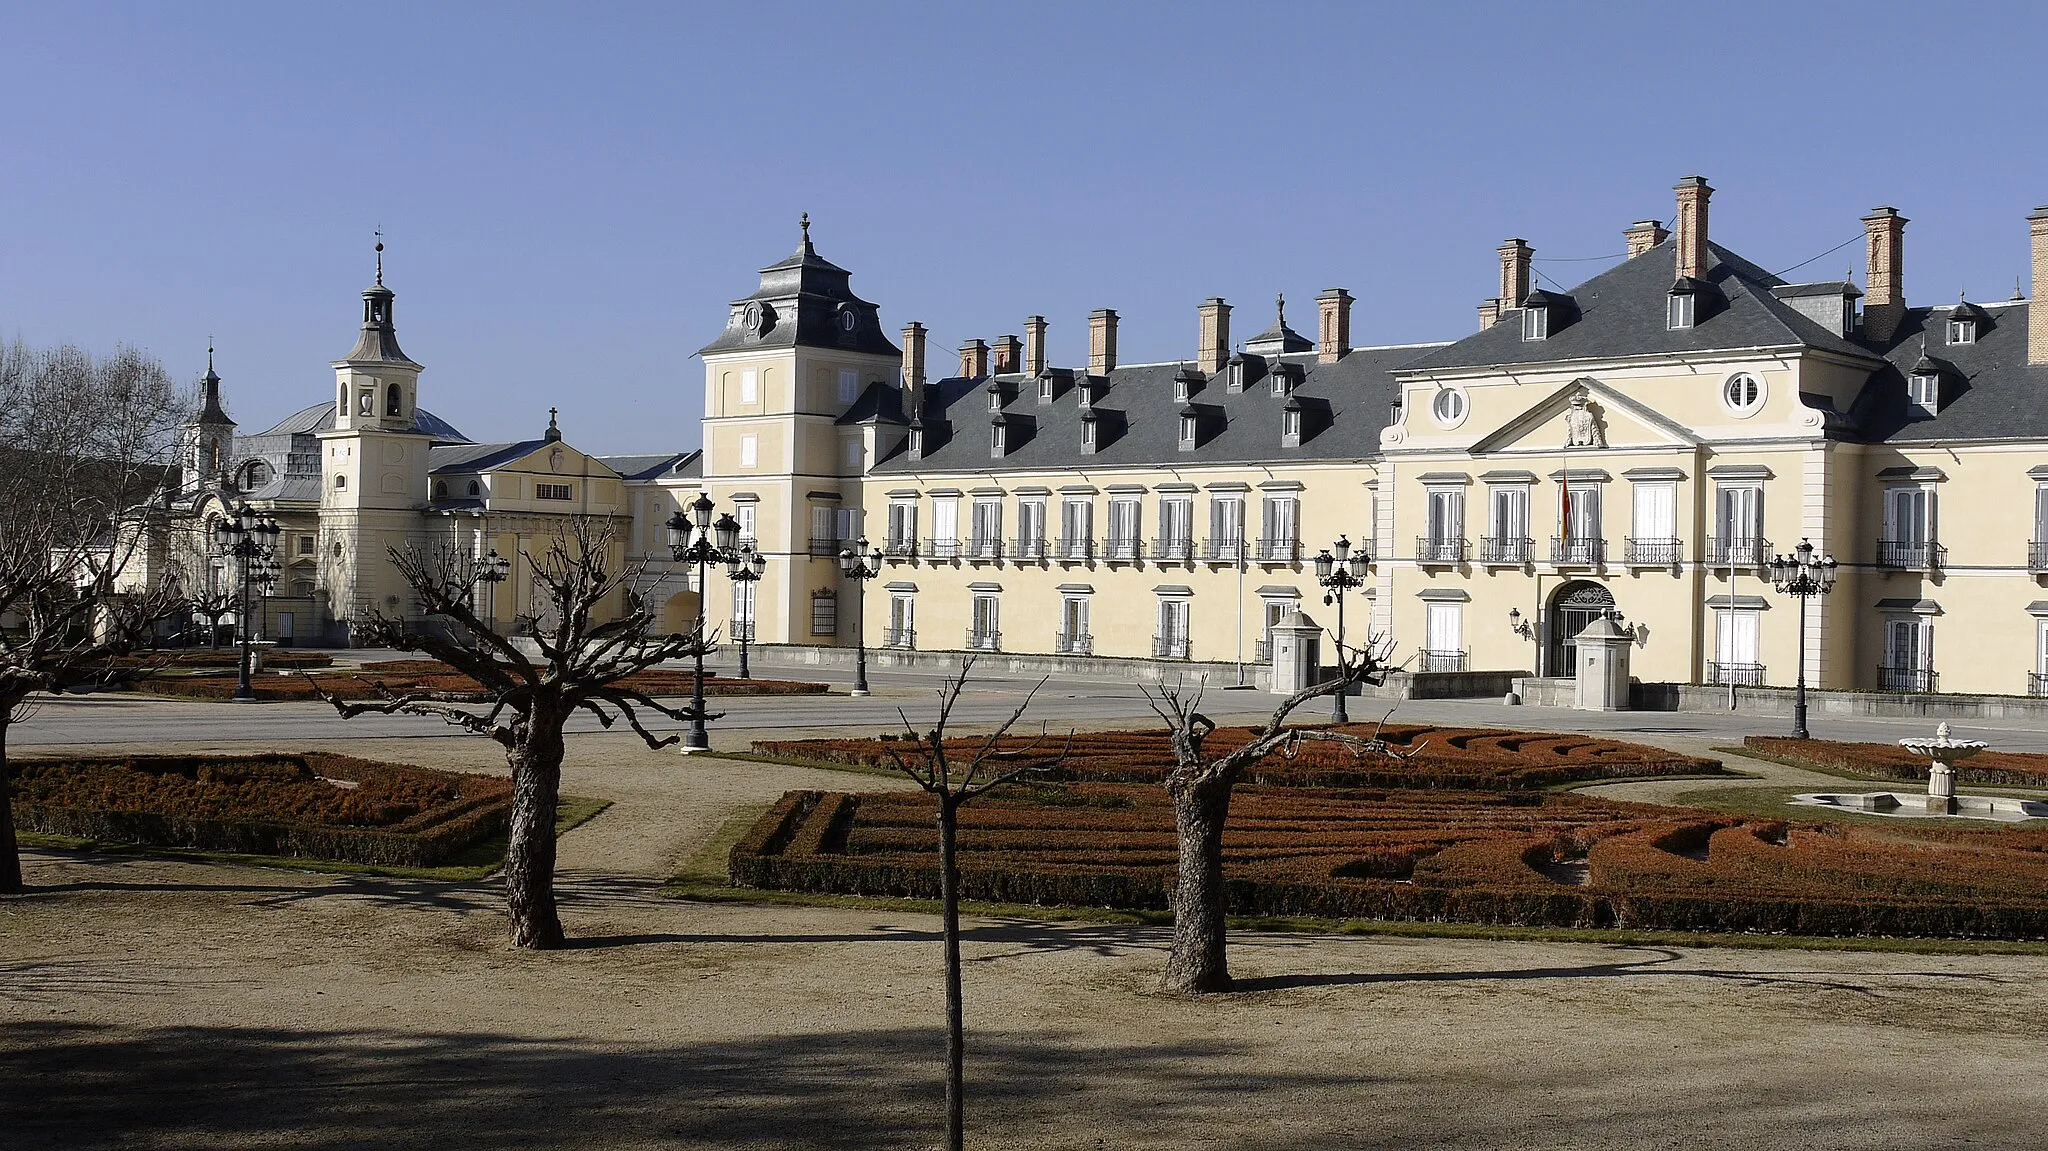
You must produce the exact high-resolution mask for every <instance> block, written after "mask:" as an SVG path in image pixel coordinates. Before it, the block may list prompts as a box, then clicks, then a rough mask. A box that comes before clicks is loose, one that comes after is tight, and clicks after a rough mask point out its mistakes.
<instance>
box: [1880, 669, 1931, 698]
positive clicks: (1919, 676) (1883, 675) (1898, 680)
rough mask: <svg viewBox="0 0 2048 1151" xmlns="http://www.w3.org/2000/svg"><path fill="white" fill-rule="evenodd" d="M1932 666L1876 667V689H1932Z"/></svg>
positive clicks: (1918, 690)
mask: <svg viewBox="0 0 2048 1151" xmlns="http://www.w3.org/2000/svg"><path fill="white" fill-rule="evenodd" d="M1934 683H1935V676H1934V669H1933V668H1926V667H1883V666H1880V667H1879V668H1878V669H1877V690H1879V691H1904V692H1929V691H1933V690H1934Z"/></svg>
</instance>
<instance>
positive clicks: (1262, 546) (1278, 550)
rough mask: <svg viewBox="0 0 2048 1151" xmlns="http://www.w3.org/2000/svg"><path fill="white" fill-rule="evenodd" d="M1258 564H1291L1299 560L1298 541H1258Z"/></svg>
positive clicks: (1299, 548) (1299, 543)
mask: <svg viewBox="0 0 2048 1151" xmlns="http://www.w3.org/2000/svg"><path fill="white" fill-rule="evenodd" d="M1257 554H1258V557H1259V562H1260V563H1264V564H1291V563H1295V562H1297V561H1299V560H1300V559H1301V541H1300V540H1293V539H1287V540H1260V541H1259V550H1258V553H1257Z"/></svg>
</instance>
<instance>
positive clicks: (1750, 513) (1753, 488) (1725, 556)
mask: <svg viewBox="0 0 2048 1151" xmlns="http://www.w3.org/2000/svg"><path fill="white" fill-rule="evenodd" d="M1763 538H1764V489H1763V486H1762V485H1760V484H1721V485H1719V486H1718V487H1716V488H1715V489H1714V540H1715V543H1716V546H1717V547H1718V549H1719V551H1720V553H1721V562H1723V563H1728V564H1760V563H1763V562H1765V561H1766V560H1767V559H1769V557H1768V556H1766V555H1764V554H1763Z"/></svg>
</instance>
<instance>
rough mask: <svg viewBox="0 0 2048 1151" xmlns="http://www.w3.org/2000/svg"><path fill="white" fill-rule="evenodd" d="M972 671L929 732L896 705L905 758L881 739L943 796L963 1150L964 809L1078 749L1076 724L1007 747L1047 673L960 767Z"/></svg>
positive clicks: (952, 1085) (949, 982)
mask: <svg viewBox="0 0 2048 1151" xmlns="http://www.w3.org/2000/svg"><path fill="white" fill-rule="evenodd" d="M973 670H974V657H973V656H968V657H967V658H965V659H963V660H961V661H960V674H958V675H956V676H954V677H953V678H952V679H950V680H948V681H946V683H945V684H944V685H943V686H941V687H940V688H939V716H938V720H937V721H936V722H935V723H933V724H932V726H931V727H930V728H929V729H928V730H926V731H923V732H919V731H918V730H917V728H916V727H914V726H912V724H911V722H910V717H909V716H908V715H905V714H904V713H903V710H902V709H901V708H898V709H897V711H896V714H897V716H899V717H900V718H901V719H902V720H903V730H904V731H905V732H907V733H908V734H909V737H910V738H909V742H911V743H913V744H915V745H916V746H917V749H918V750H917V754H916V756H915V757H905V756H904V755H903V754H902V753H900V752H899V751H897V749H896V745H895V744H894V743H885V744H883V745H882V747H883V749H884V750H886V751H887V752H888V753H889V758H890V759H893V760H895V761H896V768H897V770H899V771H901V772H902V773H903V774H905V775H907V776H909V777H910V778H911V780H912V782H914V783H916V784H917V785H918V786H919V787H921V788H923V789H924V790H925V791H926V792H928V793H930V794H931V795H932V796H933V797H934V798H935V799H937V800H938V823H939V902H940V905H941V908H942V911H941V920H942V923H943V925H944V934H945V941H946V942H945V957H946V958H945V965H946V1146H947V1148H948V1149H949V1151H960V1149H961V1144H962V1141H963V1140H964V1139H965V1137H966V1119H967V1096H966V1063H967V1034H966V1025H965V1023H964V1022H963V1020H962V1017H961V992H960V854H959V832H960V809H961V808H962V807H964V806H966V805H967V804H968V803H969V802H971V801H972V800H974V799H976V798H978V797H980V796H983V795H987V794H988V793H989V792H991V791H994V790H995V789H997V788H999V787H1004V786H1007V785H1009V784H1012V783H1015V782H1017V781H1018V780H1020V779H1023V778H1024V777H1025V776H1028V775H1031V774H1033V773H1034V772H1042V771H1047V770H1050V769H1051V768H1053V767H1056V766H1058V765H1059V764H1060V763H1062V762H1063V761H1065V760H1066V758H1067V755H1068V753H1069V752H1071V751H1072V750H1073V747H1074V733H1073V732H1072V731H1071V730H1070V731H1068V732H1067V737H1066V741H1065V743H1064V744H1063V745H1062V746H1061V747H1059V749H1058V750H1057V751H1055V750H1052V749H1051V747H1050V746H1049V744H1048V743H1047V738H1046V733H1045V731H1044V729H1043V728H1041V729H1040V731H1039V734H1038V738H1037V739H1034V740H1032V741H1031V742H1030V743H1028V744H1026V745H1025V746H1023V747H1020V748H1004V747H1003V746H1002V740H1003V737H1004V736H1006V735H1008V734H1009V733H1010V729H1011V728H1013V727H1015V726H1017V721H1018V720H1021V719H1023V718H1024V711H1025V709H1027V708H1029V707H1030V706H1031V700H1032V698H1033V697H1035V696H1036V695H1037V694H1038V689H1039V688H1041V687H1044V686H1045V680H1044V679H1041V680H1039V681H1038V682H1037V683H1036V684H1034V685H1032V688H1031V690H1030V691H1029V692H1027V693H1025V696H1024V699H1023V702H1021V703H1019V704H1018V705H1017V709H1016V710H1015V711H1013V712H1011V713H1010V718H1008V719H1006V720H1004V721H1003V723H1002V725H1001V726H1000V727H998V728H996V729H995V730H994V731H992V732H990V733H989V734H988V737H987V738H985V739H983V740H982V741H981V743H980V745H979V746H977V747H976V748H975V749H974V754H973V755H972V756H971V757H970V758H969V759H968V761H967V765H966V766H965V767H964V768H962V769H959V770H958V771H956V770H955V768H954V766H953V762H952V758H951V756H950V754H949V753H948V750H947V748H946V725H947V724H948V723H949V722H951V720H952V717H953V706H954V705H955V704H957V703H959V702H960V694H961V693H962V692H963V691H965V690H967V680H968V674H969V673H970V672H972V671H973Z"/></svg>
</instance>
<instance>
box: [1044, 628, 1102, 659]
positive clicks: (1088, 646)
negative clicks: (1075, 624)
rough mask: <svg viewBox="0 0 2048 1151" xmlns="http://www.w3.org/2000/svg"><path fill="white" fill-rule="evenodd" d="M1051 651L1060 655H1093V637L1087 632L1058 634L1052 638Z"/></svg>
mask: <svg viewBox="0 0 2048 1151" xmlns="http://www.w3.org/2000/svg"><path fill="white" fill-rule="evenodd" d="M1052 649H1053V650H1054V651H1056V652H1058V653H1060V654H1061V655H1093V654H1095V637H1094V636H1092V635H1089V634H1088V633H1087V632H1067V631H1063V632H1059V633H1057V634H1055V635H1054V636H1053V637H1052Z"/></svg>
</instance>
